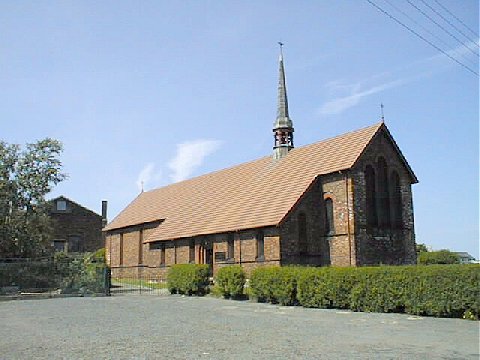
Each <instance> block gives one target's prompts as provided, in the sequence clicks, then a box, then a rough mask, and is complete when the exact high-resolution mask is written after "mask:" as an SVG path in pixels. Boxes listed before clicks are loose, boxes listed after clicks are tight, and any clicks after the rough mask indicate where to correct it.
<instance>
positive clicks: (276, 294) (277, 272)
mask: <svg viewBox="0 0 480 360" xmlns="http://www.w3.org/2000/svg"><path fill="white" fill-rule="evenodd" d="M298 269H299V268H296V267H274V266H265V267H259V268H257V269H255V270H253V271H252V274H251V277H250V295H251V296H252V297H253V298H256V299H257V301H259V302H271V303H274V304H276V303H278V304H281V305H292V304H295V303H296V299H297V277H298Z"/></svg>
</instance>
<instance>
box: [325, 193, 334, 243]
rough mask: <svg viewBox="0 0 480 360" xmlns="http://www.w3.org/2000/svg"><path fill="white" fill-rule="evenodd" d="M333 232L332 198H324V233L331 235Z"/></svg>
mask: <svg viewBox="0 0 480 360" xmlns="http://www.w3.org/2000/svg"><path fill="white" fill-rule="evenodd" d="M333 233H335V220H334V214H333V200H332V199H331V198H326V199H325V235H332V234H333Z"/></svg>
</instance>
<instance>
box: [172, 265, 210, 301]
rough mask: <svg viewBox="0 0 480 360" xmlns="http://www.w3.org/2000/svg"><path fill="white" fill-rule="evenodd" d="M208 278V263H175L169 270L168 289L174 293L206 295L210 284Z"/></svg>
mask: <svg viewBox="0 0 480 360" xmlns="http://www.w3.org/2000/svg"><path fill="white" fill-rule="evenodd" d="M208 278H209V266H208V265H200V264H179V265H173V266H172V267H171V268H170V269H169V271H168V281H167V283H168V290H169V291H170V293H172V294H176V293H178V294H186V295H193V294H196V295H204V294H205V293H206V292H207V288H208V285H209V279H208Z"/></svg>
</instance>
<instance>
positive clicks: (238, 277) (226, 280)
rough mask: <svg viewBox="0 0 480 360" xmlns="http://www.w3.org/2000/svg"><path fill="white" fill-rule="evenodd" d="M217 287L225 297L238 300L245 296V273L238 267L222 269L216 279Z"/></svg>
mask: <svg viewBox="0 0 480 360" xmlns="http://www.w3.org/2000/svg"><path fill="white" fill-rule="evenodd" d="M215 285H216V287H218V291H219V292H220V293H221V295H222V296H223V297H226V298H229V297H231V298H238V297H240V296H242V295H243V287H244V286H245V272H244V271H243V269H242V267H241V266H238V265H232V266H226V267H222V268H221V269H219V270H218V273H217V276H216V277H215Z"/></svg>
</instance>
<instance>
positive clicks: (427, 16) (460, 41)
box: [405, 0, 479, 57]
mask: <svg viewBox="0 0 480 360" xmlns="http://www.w3.org/2000/svg"><path fill="white" fill-rule="evenodd" d="M405 1H406V2H408V3H409V4H410V5H411V6H413V7H414V8H415V9H417V10H418V11H419V12H420V13H421V14H422V15H423V16H425V17H426V18H427V19H428V20H430V21H431V22H433V23H434V24H435V25H437V26H438V27H439V28H440V29H442V30H443V31H445V33H447V34H448V35H449V36H450V37H452V38H453V39H455V40H457V41H458V42H459V43H460V44H462V45H463V46H465V48H467V49H468V50H470V51H471V52H472V53H474V54H475V55H476V56H477V57H478V55H479V54H478V53H477V52H475V51H474V50H472V49H471V48H469V47H468V46H467V45H465V43H464V42H463V41H462V40H460V39H459V38H458V37H456V36H455V35H453V34H452V33H451V32H450V31H448V30H447V29H445V28H444V27H443V26H442V25H440V24H439V23H438V22H436V21H435V20H434V19H432V17H431V16H430V15H428V14H427V13H425V11H423V10H422V9H420V8H419V7H418V6H417V5H415V4H414V3H412V1H411V0H405Z"/></svg>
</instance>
